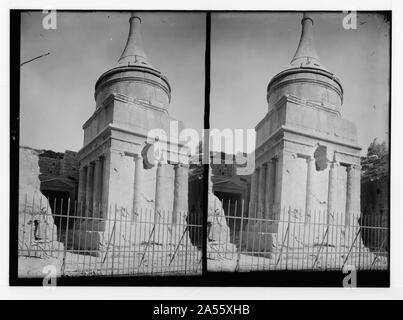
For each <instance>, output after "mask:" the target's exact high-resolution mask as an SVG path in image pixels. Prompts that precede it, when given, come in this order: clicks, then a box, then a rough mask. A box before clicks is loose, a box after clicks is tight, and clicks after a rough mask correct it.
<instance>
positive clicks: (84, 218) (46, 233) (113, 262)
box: [18, 197, 202, 276]
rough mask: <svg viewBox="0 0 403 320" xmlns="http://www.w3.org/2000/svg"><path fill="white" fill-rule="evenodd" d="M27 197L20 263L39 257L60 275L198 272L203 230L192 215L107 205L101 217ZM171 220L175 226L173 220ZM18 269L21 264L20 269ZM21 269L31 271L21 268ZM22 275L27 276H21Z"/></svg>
mask: <svg viewBox="0 0 403 320" xmlns="http://www.w3.org/2000/svg"><path fill="white" fill-rule="evenodd" d="M39 202H40V203H38V199H35V197H33V198H32V199H28V198H27V197H26V198H25V203H24V205H23V207H20V209H19V238H18V240H19V246H18V255H19V257H22V258H25V260H24V259H20V260H19V263H28V264H29V263H32V259H29V258H35V257H36V258H43V259H49V261H54V262H56V264H57V265H58V266H59V267H58V268H59V270H58V274H60V275H61V276H83V275H84V276H91V275H94V276H120V275H167V274H180V275H192V274H201V272H202V270H201V267H202V260H201V247H200V243H201V240H200V239H201V237H202V226H201V225H200V224H198V223H195V222H194V221H195V219H194V218H192V216H194V215H195V213H190V214H189V213H188V212H178V213H177V218H176V219H172V214H173V213H172V211H169V210H161V211H159V212H157V211H155V210H154V209H152V208H142V209H139V210H131V209H127V208H124V207H119V206H118V205H115V206H113V207H112V206H110V207H109V208H108V210H107V212H106V213H105V214H102V216H104V217H99V215H100V214H98V216H95V215H96V214H95V211H94V214H92V213H91V214H88V211H87V213H84V214H81V212H85V210H77V204H76V203H74V204H72V203H71V202H70V199H68V200H67V202H68V204H67V206H66V205H63V200H61V201H59V203H56V201H55V203H54V204H53V206H51V205H50V204H49V202H48V201H46V203H42V202H43V201H42V198H40V200H39ZM173 221H175V222H173ZM19 267H20V266H19ZM19 269H20V270H26V269H29V266H25V268H19ZM20 276H27V274H21V275H20Z"/></svg>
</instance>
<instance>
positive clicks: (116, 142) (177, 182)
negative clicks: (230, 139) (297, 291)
mask: <svg viewBox="0 0 403 320" xmlns="http://www.w3.org/2000/svg"><path fill="white" fill-rule="evenodd" d="M129 22H130V28H129V36H128V39H127V43H126V46H125V48H124V50H123V53H122V55H121V57H120V58H119V60H118V62H117V64H116V65H115V66H114V67H113V68H111V69H109V70H107V71H106V72H105V73H103V74H102V75H101V76H100V77H99V79H98V80H97V82H96V84H95V110H94V113H93V114H92V116H91V117H90V118H89V119H88V120H87V121H86V122H85V123H84V125H83V129H84V146H83V147H82V148H81V150H79V152H78V160H79V163H80V167H79V170H80V174H79V187H78V211H79V214H80V215H81V216H83V217H91V219H85V218H83V219H81V220H80V222H79V223H77V226H76V230H79V231H78V232H76V233H77V238H78V239H76V240H75V242H76V243H80V244H79V246H82V243H84V242H85V243H87V245H90V246H91V247H92V249H95V248H96V247H97V246H98V243H99V242H100V241H101V239H100V237H101V236H102V235H103V236H106V235H107V234H108V226H109V225H110V221H111V220H114V219H116V217H115V216H114V215H115V212H116V213H117V220H118V221H120V220H124V221H125V223H127V220H132V222H133V224H134V225H136V220H137V219H139V218H140V215H141V216H142V218H141V219H142V220H143V221H145V222H146V224H147V227H148V228H149V229H150V230H151V228H152V223H158V222H159V221H164V222H169V223H173V224H175V223H176V222H177V221H180V222H181V223H182V224H184V222H183V221H184V219H185V215H186V212H187V209H188V208H187V206H188V203H187V189H188V186H187V183H188V182H187V181H188V169H187V164H186V156H185V155H182V154H180V152H179V151H178V150H181V146H180V145H179V143H178V142H173V141H175V138H176V137H169V139H168V140H169V141H162V140H161V137H159V141H158V143H160V144H161V145H162V146H163V145H165V146H167V145H168V144H169V146H170V147H169V148H165V150H163V152H165V154H166V155H167V159H164V160H163V161H160V162H158V163H154V162H153V159H149V158H147V156H148V155H150V154H151V153H150V152H149V151H150V150H152V147H153V143H154V141H149V133H150V131H152V130H156V129H157V130H161V131H163V132H167V133H169V132H170V123H171V121H172V120H175V119H173V118H172V117H171V116H170V115H169V113H168V107H169V104H170V101H171V86H170V84H169V81H168V79H167V78H166V77H165V76H164V75H163V74H162V73H161V72H160V71H159V70H158V69H156V68H155V67H154V66H153V65H152V64H151V62H150V60H149V59H148V57H147V55H146V54H145V51H144V49H143V44H142V38H141V32H140V27H141V23H142V20H141V18H140V17H139V16H138V15H136V14H134V13H133V14H131V17H130V20H129ZM175 123H179V124H178V126H179V128H178V132H180V130H181V129H182V128H183V125H182V123H180V122H177V121H175ZM156 140H157V139H156ZM150 147H151V148H150ZM172 150H176V151H172ZM173 153H175V154H173ZM172 159H173V160H172ZM106 219H107V220H108V223H105V220H106ZM122 228H123V227H122ZM150 230H148V231H146V232H144V230H143V235H142V236H141V238H138V239H135V241H136V242H143V241H147V239H148V236H149V233H150V232H151V231H150ZM117 232H118V231H117ZM118 234H119V232H118ZM122 234H123V232H122ZM134 234H136V235H138V234H139V233H138V232H134ZM178 234H179V236H180V234H181V232H179V233H178ZM156 236H157V240H154V241H156V242H161V241H164V240H163V239H160V240H158V235H156ZM84 238H85V239H86V241H84Z"/></svg>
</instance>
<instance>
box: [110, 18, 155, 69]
mask: <svg viewBox="0 0 403 320" xmlns="http://www.w3.org/2000/svg"><path fill="white" fill-rule="evenodd" d="M129 23H130V28H129V37H128V38H127V42H126V46H125V49H124V50H123V53H122V55H121V56H120V58H119V60H118V63H117V66H118V67H120V66H129V65H136V66H143V67H148V68H152V69H154V67H153V66H152V65H151V63H150V61H149V60H148V58H147V55H146V54H145V52H144V49H143V41H142V39H141V18H140V17H139V16H138V15H137V14H136V13H135V12H132V13H131V15H130V20H129Z"/></svg>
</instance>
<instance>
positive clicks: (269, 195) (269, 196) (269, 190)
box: [264, 161, 274, 219]
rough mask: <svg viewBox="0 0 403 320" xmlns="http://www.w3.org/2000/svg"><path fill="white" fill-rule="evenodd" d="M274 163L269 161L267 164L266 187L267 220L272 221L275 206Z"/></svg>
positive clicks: (265, 216)
mask: <svg viewBox="0 0 403 320" xmlns="http://www.w3.org/2000/svg"><path fill="white" fill-rule="evenodd" d="M273 168H274V166H273V162H272V161H269V162H267V164H266V187H265V197H264V202H265V215H264V218H265V219H271V218H272V216H271V211H272V205H273V191H274V190H273Z"/></svg>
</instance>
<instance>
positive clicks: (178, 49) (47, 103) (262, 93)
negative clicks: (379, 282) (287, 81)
mask: <svg viewBox="0 0 403 320" xmlns="http://www.w3.org/2000/svg"><path fill="white" fill-rule="evenodd" d="M141 16H142V18H143V23H142V36H143V43H144V47H145V50H146V53H147V55H148V57H149V59H150V60H151V62H152V64H153V65H154V66H155V67H157V68H158V69H159V70H160V71H161V72H162V73H163V74H165V75H166V76H167V77H168V79H169V81H170V83H171V86H172V102H171V105H170V109H169V110H170V114H171V115H172V116H173V117H175V118H177V119H179V120H182V121H183V122H184V123H185V124H186V126H187V127H193V128H196V129H200V128H202V127H203V115H204V50H205V15H204V14H203V13H172V12H171V13H167V12H163V13H159V12H156V13H141ZM43 17H44V14H42V13H41V12H35V13H34V12H32V13H23V14H22V26H21V61H26V60H28V59H31V58H33V57H36V56H38V55H40V54H43V53H46V52H50V55H49V56H46V57H43V58H41V59H39V60H36V61H33V62H30V63H28V64H26V65H24V66H23V67H22V68H21V112H20V115H21V123H20V124H21V127H20V128H21V131H20V138H21V144H22V145H27V146H31V147H36V148H47V149H53V150H55V151H64V150H65V149H70V150H76V151H78V150H79V149H80V148H81V147H82V143H83V130H82V124H83V123H84V122H85V121H86V120H87V119H88V118H89V117H90V115H91V114H92V112H93V111H94V108H95V103H94V98H93V95H94V85H95V82H96V80H97V79H98V77H99V76H100V75H101V74H102V73H103V72H105V71H106V70H107V69H108V68H110V67H112V66H113V65H114V64H115V63H116V61H117V59H118V58H119V57H120V54H121V52H122V50H123V48H124V45H125V43H126V39H127V34H128V28H129V24H128V20H129V13H127V12H126V13H117V12H114V13H111V12H100V13H95V12H94V13H78V12H71V13H68V12H58V16H57V30H45V29H43V28H42V18H43ZM313 17H314V20H315V24H314V30H315V43H316V49H317V52H318V54H319V57H320V59H321V62H322V63H323V64H324V65H325V67H326V68H327V69H328V70H330V71H332V72H333V73H335V74H336V76H337V77H338V78H339V79H340V80H341V82H342V85H343V88H344V105H343V106H342V116H343V117H344V118H346V119H348V120H351V121H353V122H355V123H356V125H357V129H358V140H359V144H360V145H361V146H362V147H363V151H364V152H365V151H366V148H367V147H368V145H369V143H370V142H371V141H372V140H373V139H374V138H376V137H377V138H378V140H380V141H383V140H388V135H389V35H390V31H389V30H390V24H389V23H387V22H385V21H384V19H383V16H381V15H375V14H358V28H357V30H345V29H344V28H343V26H342V19H343V14H342V13H327V14H314V15H313ZM300 20H301V15H300V14H297V13H213V14H212V27H211V41H212V42H211V48H212V51H211V96H210V102H211V107H210V124H211V128H219V129H224V128H239V129H251V128H254V127H255V125H256V124H257V123H258V122H259V121H260V120H261V119H262V118H263V117H264V115H265V114H266V112H267V102H266V88H267V84H268V82H269V81H270V79H271V78H272V77H273V76H274V75H275V74H276V73H278V72H279V71H281V70H282V69H283V67H284V66H285V65H287V64H288V63H289V61H290V60H291V58H292V57H293V54H294V52H295V50H296V47H297V45H298V40H299V36H300V31H301V23H300Z"/></svg>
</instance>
